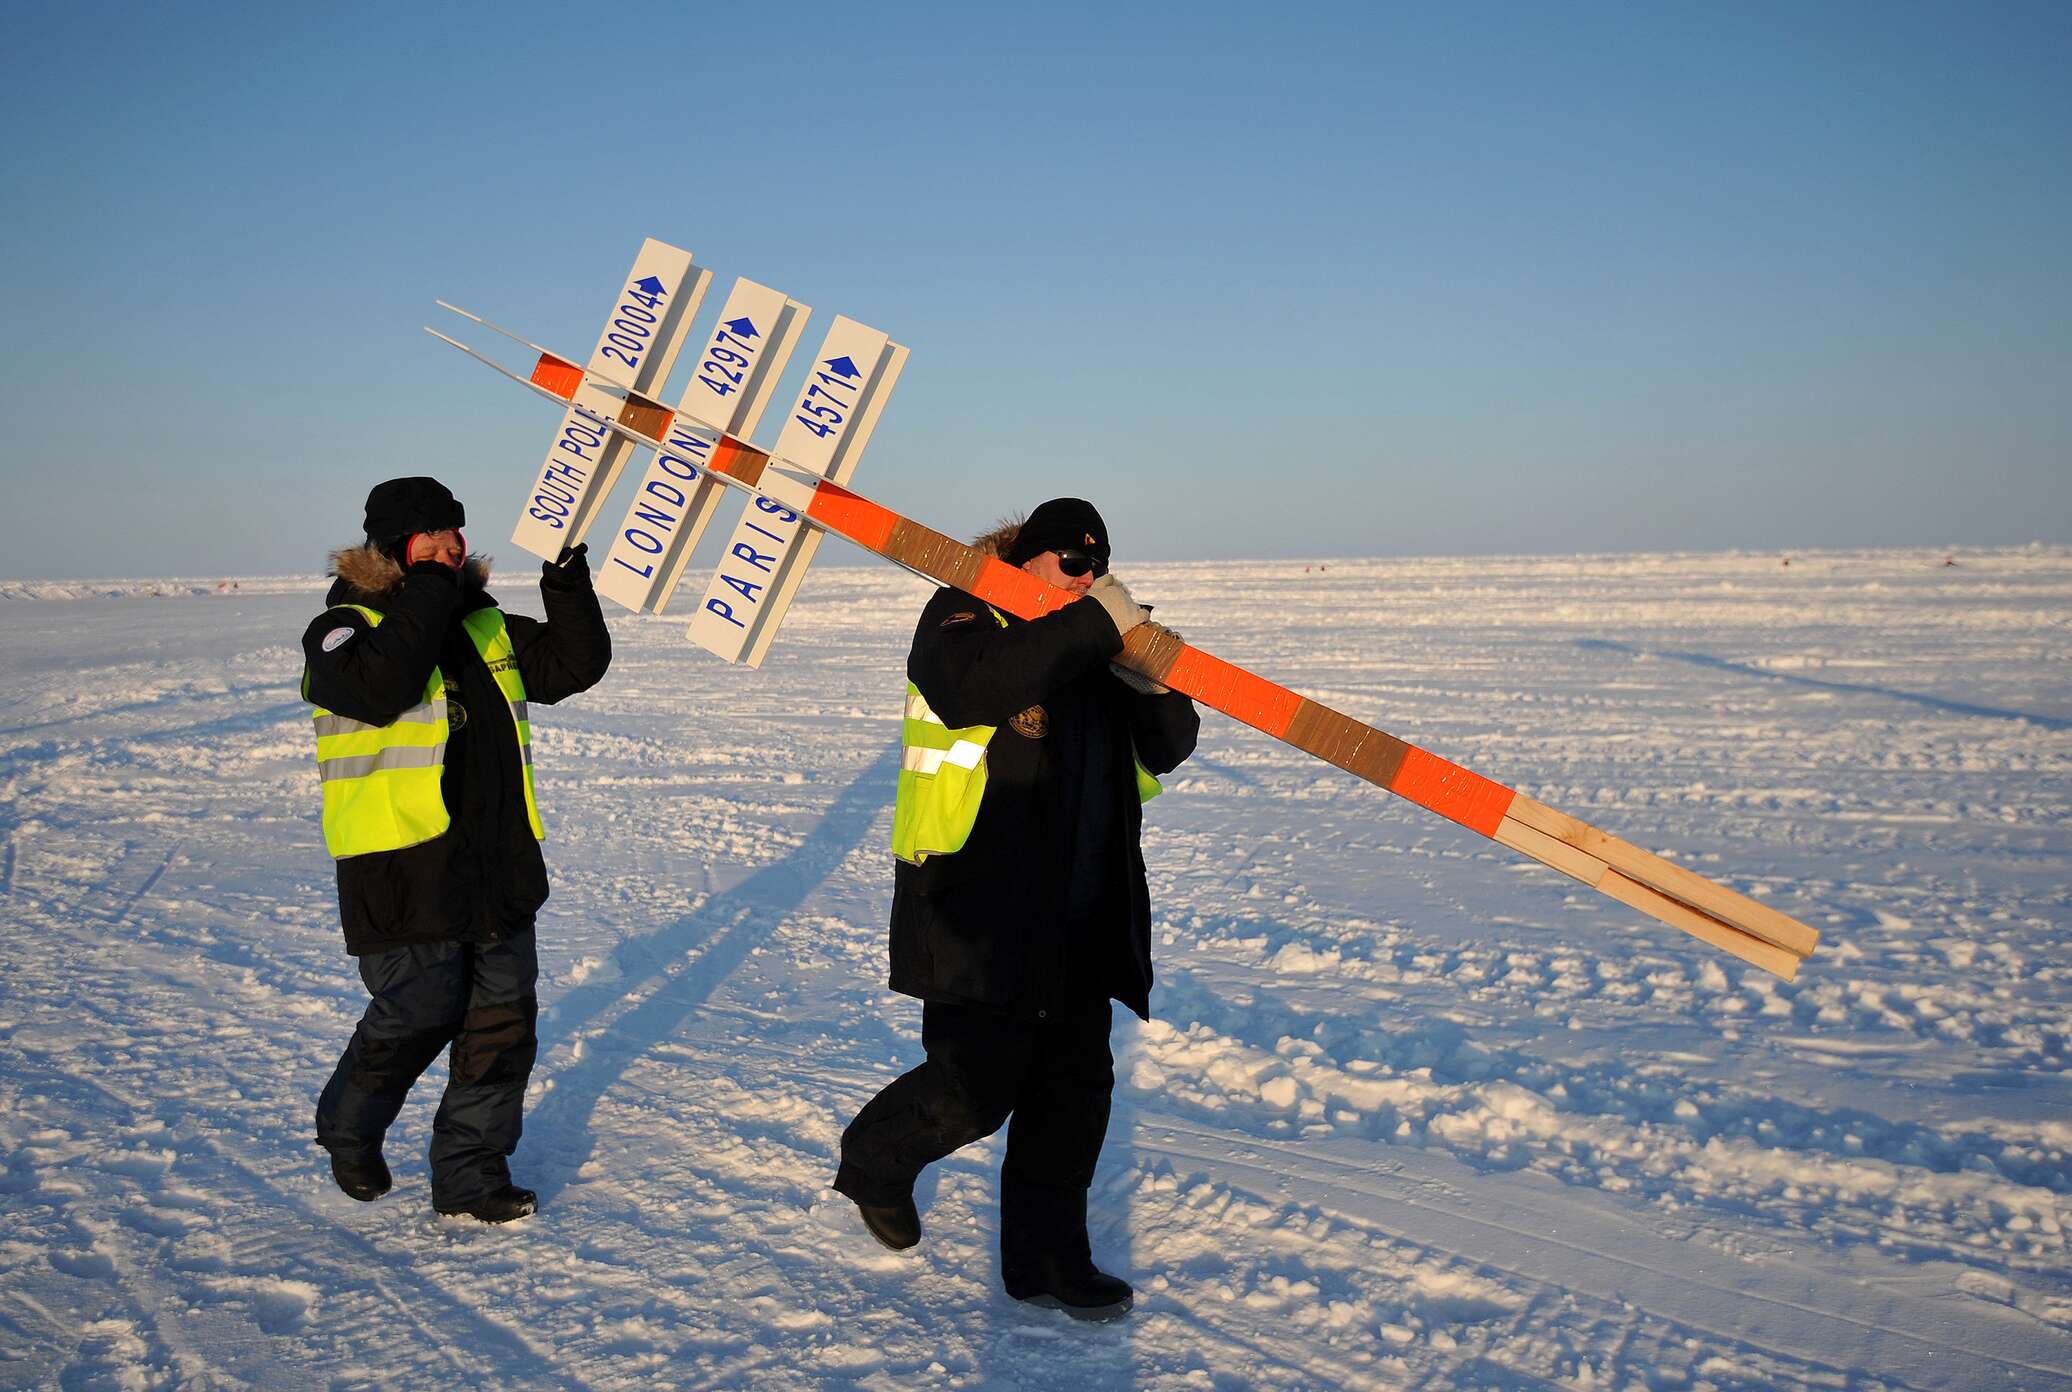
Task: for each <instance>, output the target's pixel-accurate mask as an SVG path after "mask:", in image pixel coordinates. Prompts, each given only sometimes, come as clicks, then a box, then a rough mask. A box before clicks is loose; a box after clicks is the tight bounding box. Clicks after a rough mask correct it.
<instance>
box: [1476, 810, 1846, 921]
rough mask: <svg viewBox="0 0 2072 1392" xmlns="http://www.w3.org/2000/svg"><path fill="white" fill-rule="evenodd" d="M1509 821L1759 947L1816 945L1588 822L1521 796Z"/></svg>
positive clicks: (1742, 899)
mask: <svg viewBox="0 0 2072 1392" xmlns="http://www.w3.org/2000/svg"><path fill="white" fill-rule="evenodd" d="M1511 816H1512V817H1514V818H1516V819H1517V820H1519V821H1521V822H1523V823H1525V824H1526V825H1527V826H1529V827H1531V828H1533V829H1534V830H1535V831H1541V832H1544V833H1546V834H1547V835H1549V836H1551V837H1553V838H1555V839H1556V840H1558V841H1564V842H1566V843H1567V844H1569V845H1571V846H1573V847H1575V848H1576V849H1577V850H1580V851H1583V852H1585V853H1586V854H1589V855H1593V856H1596V857H1597V858H1598V859H1599V860H1602V861H1603V862H1604V863H1605V864H1607V865H1609V866H1611V867H1612V868H1613V869H1615V870H1618V871H1619V872H1620V873H1622V874H1624V875H1626V876H1627V877H1629V878H1631V879H1635V880H1638V881H1640V882H1641V883H1642V884H1644V885H1647V886H1649V887H1650V888H1652V889H1654V890H1656V891H1657V892H1658V893H1661V894H1666V895H1668V896H1669V897H1670V898H1673V899H1680V900H1682V901H1683V902H1684V903H1686V904H1689V905H1690V906H1691V907H1693V908H1695V909H1697V910H1699V911H1700V912H1702V913H1704V914H1706V915H1707V916H1709V917H1711V918H1716V919H1719V920H1720V921H1722V922H1724V923H1729V924H1732V925H1733V926H1734V927H1736V928H1739V929H1740V930H1741V931H1742V932H1744V933H1750V934H1753V935H1754V936H1756V937H1758V938H1761V939H1763V940H1764V941H1765V942H1770V943H1775V944H1776V945H1777V946H1778V947H1781V948H1783V949H1784V950H1785V951H1787V952H1789V953H1792V954H1793V955H1794V956H1798V957H1808V956H1811V955H1812V953H1813V949H1814V948H1815V947H1817V946H1818V945H1819V943H1820V933H1819V931H1818V930H1817V929H1814V928H1810V927H1808V926H1807V925H1806V924H1803V923H1801V922H1799V921H1798V920H1797V919H1795V918H1792V917H1790V916H1789V915H1787V914H1781V913H1779V912H1777V910H1775V909H1773V908H1770V907H1769V906H1768V905H1765V904H1759V903H1757V902H1756V901H1755V900H1753V899H1751V898H1749V897H1748V896H1747V895H1745V894H1737V893H1736V892H1734V891H1733V890H1731V889H1728V888H1727V887H1726V886H1725V885H1722V884H1715V883H1714V882H1713V881H1711V880H1708V879H1706V878H1705V877H1704V876H1703V875H1700V874H1698V873H1697V872H1695V871H1692V870H1686V869H1685V868H1684V867H1683V866H1681V865H1677V864H1675V863H1674V862H1671V861H1667V860H1664V859H1663V858H1662V857H1660V856H1658V855H1654V854H1652V853H1651V852H1648V851H1644V850H1642V849H1641V848H1640V847H1638V846H1635V845H1633V844H1632V843H1631V842H1627V841H1621V840H1620V839H1619V838H1618V837H1616V836H1612V835H1609V834H1607V833H1606V832H1602V831H1599V830H1598V829H1597V828H1596V827H1594V826H1591V825H1590V824H1589V823H1588V822H1584V821H1580V820H1578V819H1577V818H1574V817H1571V816H1569V815H1568V814H1567V813H1565V812H1557V811H1556V810H1554V809H1553V808H1551V807H1549V806H1547V805H1546V804H1545V803H1542V802H1536V801H1534V800H1533V799H1532V798H1529V797H1526V796H1525V795H1524V794H1523V793H1520V794H1519V795H1518V797H1517V799H1516V800H1515V801H1514V802H1513V803H1512V804H1511Z"/></svg>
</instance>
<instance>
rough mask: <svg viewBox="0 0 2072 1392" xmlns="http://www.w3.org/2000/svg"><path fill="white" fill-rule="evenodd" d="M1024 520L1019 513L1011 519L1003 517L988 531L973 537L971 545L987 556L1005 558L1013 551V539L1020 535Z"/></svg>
mask: <svg viewBox="0 0 2072 1392" xmlns="http://www.w3.org/2000/svg"><path fill="white" fill-rule="evenodd" d="M1026 520H1027V518H1026V517H1025V516H1024V515H1023V514H1021V513H1019V512H1018V513H1016V514H1015V515H1014V516H1012V517H1003V518H1001V519H1000V520H999V521H998V522H995V523H994V524H993V526H992V529H991V530H990V531H986V532H981V533H980V534H979V535H977V536H975V537H973V538H972V539H971V544H972V545H973V546H974V547H976V548H978V549H979V550H980V551H983V552H985V553H986V554H987V555H988V556H993V557H1000V556H1005V555H1006V554H1007V553H1008V552H1009V551H1012V550H1013V549H1014V539H1015V538H1016V537H1018V536H1020V535H1021V534H1022V523H1023V522H1024V521H1026Z"/></svg>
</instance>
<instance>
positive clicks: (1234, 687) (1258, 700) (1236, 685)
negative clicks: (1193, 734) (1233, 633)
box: [1165, 644, 1302, 739]
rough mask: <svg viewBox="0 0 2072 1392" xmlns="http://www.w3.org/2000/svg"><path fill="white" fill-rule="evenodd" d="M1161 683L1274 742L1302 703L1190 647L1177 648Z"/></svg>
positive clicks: (1273, 685) (1261, 679)
mask: <svg viewBox="0 0 2072 1392" xmlns="http://www.w3.org/2000/svg"><path fill="white" fill-rule="evenodd" d="M1165 684H1166V685H1167V686H1170V687H1171V688H1172V689H1173V690H1175V691H1184V692H1186V693H1187V694H1188V695H1189V696H1192V697H1194V699H1195V700H1197V701H1200V702H1202V703H1203V704H1205V705H1208V706H1213V707H1214V708H1215V709H1217V710H1219V711H1222V712H1223V713H1224V714H1225V715H1227V716H1229V717H1231V718H1232V719H1233V720H1242V721H1244V722H1245V724H1247V725H1250V726H1251V727H1252V728H1253V729H1255V730H1264V731H1266V733H1267V734H1269V735H1272V736H1273V737H1274V738H1275V739H1279V738H1281V737H1282V736H1283V735H1285V734H1287V733H1288V726H1289V725H1290V724H1292V723H1293V722H1294V720H1295V711H1296V708H1297V707H1299V706H1300V705H1301V704H1302V698H1301V697H1300V696H1298V695H1296V694H1295V693H1294V692H1292V691H1290V690H1288V688H1287V687H1285V686H1280V685H1277V684H1276V683H1274V682H1270V681H1268V680H1267V679H1266V678H1264V677H1257V676H1253V675H1252V674H1251V673H1250V672H1247V671H1246V670H1245V669H1244V668H1242V667H1239V666H1237V665H1235V664H1234V663H1229V662H1225V661H1224V660H1223V659H1222V658H1220V657H1211V656H1210V655H1209V654H1207V653H1205V652H1203V651H1202V650H1201V649H1200V648H1197V647H1195V646H1193V645H1192V644H1189V645H1188V646H1186V647H1183V648H1181V649H1180V655H1179V656H1178V657H1176V658H1174V659H1173V665H1172V666H1171V667H1170V668H1169V669H1167V671H1166V674H1165Z"/></svg>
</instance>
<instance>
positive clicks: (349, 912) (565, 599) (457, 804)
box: [302, 547, 611, 955]
mask: <svg viewBox="0 0 2072 1392" xmlns="http://www.w3.org/2000/svg"><path fill="white" fill-rule="evenodd" d="M333 565H334V570H335V571H336V573H337V575H338V576H339V578H338V580H337V581H336V582H335V583H333V585H332V586H331V590H330V593H329V594H328V595H327V596H326V597H325V603H326V604H328V605H332V606H341V605H347V604H364V605H367V606H368V607H369V608H372V609H375V610H378V611H379V612H380V613H381V615H382V621H381V623H380V624H378V625H375V624H370V623H369V622H368V621H367V620H366V618H365V617H363V616H362V615H361V614H360V613H359V612H358V611H356V610H353V609H347V608H340V607H332V608H327V609H326V610H325V611H324V612H323V613H322V614H320V615H318V616H317V617H316V619H315V620H313V621H312V622H311V623H310V625H309V628H308V629H307V630H306V631H305V632H304V633H303V635H302V653H303V661H304V668H303V670H304V676H305V683H306V684H305V686H304V688H303V689H304V693H305V695H307V697H308V698H309V700H310V701H311V702H313V703H314V704H316V705H319V706H322V707H324V708H325V709H327V710H331V711H335V712H336V713H338V714H339V715H343V716H348V717H350V718H351V719H354V720H359V721H363V722H365V723H367V724H370V725H386V724H388V723H389V722H390V721H393V720H394V719H395V718H396V717H397V716H398V715H400V714H402V713H403V712H404V711H406V710H408V709H410V708H411V707H412V706H415V705H417V704H418V703H419V702H421V701H422V700H423V699H424V689H425V683H426V682H427V681H428V680H429V679H430V677H431V673H432V668H434V667H437V668H438V669H439V670H440V673H441V674H442V675H443V676H444V677H445V679H446V682H447V683H448V688H449V697H450V698H451V699H454V700H458V702H459V703H460V705H461V706H462V707H463V708H464V709H465V711H466V714H465V716H464V717H463V718H462V720H461V721H458V722H454V724H455V728H453V730H452V731H451V733H450V734H449V735H448V738H447V745H446V762H445V766H444V769H443V771H442V773H441V777H440V792H441V794H442V795H443V796H444V798H445V801H446V810H447V813H448V815H449V816H450V817H451V818H452V825H451V826H450V827H449V828H448V829H447V831H446V832H445V834H443V835H441V836H438V837H436V838H434V839H433V840H430V841H426V842H423V843H421V844H419V845H416V846H409V847H405V848H404V849H402V850H399V851H377V852H374V853H372V854H370V855H359V856H348V857H346V858H345V859H343V860H340V861H338V862H337V866H338V914H339V919H340V921H341V922H342V924H343V926H344V928H345V946H346V950H347V951H348V952H351V953H353V954H355V955H357V954H361V953H367V952H377V951H380V950H382V949H384V948H390V947H397V946H401V945H403V944H405V943H422V942H494V941H496V940H498V939H500V938H503V937H506V936H508V935H509V934H511V933H514V932H518V931H520V930H522V929H524V928H526V927H528V926H530V925H531V923H532V921H533V915H534V914H535V913H537V912H538V910H539V907H540V905H541V904H543V903H545V902H546V900H547V866H546V862H545V860H544V859H543V858H542V857H541V855H540V847H539V842H538V841H536V840H535V839H534V838H533V834H532V828H531V825H530V824H529V823H528V821H527V820H526V815H525V785H524V769H523V766H522V765H521V764H520V762H519V755H518V738H517V732H516V731H515V729H514V728H513V726H512V722H511V712H510V707H509V706H508V705H507V704H506V703H505V700H504V696H503V693H502V691H501V690H500V689H499V688H498V686H497V684H496V678H495V677H494V676H492V675H491V673H490V671H489V667H488V664H486V663H485V662H484V661H483V660H482V654H481V653H480V651H478V650H477V649H476V647H475V644H474V641H473V640H472V639H470V638H469V637H468V634H467V630H465V629H464V628H462V627H461V620H462V619H464V618H466V617H467V616H468V615H469V614H472V613H475V612H476V611H478V610H481V609H486V608H494V607H496V601H495V600H494V599H492V598H491V597H490V596H489V593H488V592H487V591H486V590H485V589H484V588H483V585H484V583H485V582H486V581H487V579H488V571H487V567H486V566H485V565H484V564H483V563H482V562H481V561H479V560H478V559H475V558H471V559H470V560H469V561H468V563H467V566H466V567H465V568H464V569H463V571H462V572H460V573H459V574H458V575H456V573H455V572H454V571H452V570H449V569H447V568H446V567H445V566H443V565H439V564H437V563H436V562H431V561H420V562H418V563H417V564H416V565H413V566H411V567H410V568H409V570H408V571H407V572H406V571H405V570H404V569H403V568H402V567H401V566H399V565H397V564H396V563H395V562H394V561H393V560H391V559H389V558H388V557H387V556H384V555H383V554H382V553H381V552H379V551H377V550H375V549H374V548H373V547H353V548H350V549H348V550H345V551H341V552H339V553H338V554H337V555H336V556H334V557H333ZM540 599H541V601H542V603H543V604H544V605H545V607H546V611H547V620H546V622H545V623H542V622H540V621H539V620H537V619H530V618H527V617H525V616H524V615H522V614H506V615H505V616H504V625H505V628H506V629H507V630H508V631H509V633H510V637H511V647H512V651H513V654H514V656H515V658H516V660H517V663H518V674H519V676H520V677H521V678H523V679H524V682H525V697H526V700H527V702H528V703H532V704H539V705H552V704H553V703H554V702H556V701H559V700H562V699H564V698H566V697H568V696H573V695H574V694H576V693H577V692H579V691H586V690H588V689H589V688H590V687H592V686H595V685H596V684H597V682H598V681H599V680H600V679H601V678H602V677H603V676H604V673H605V669H606V668H607V667H608V666H610V665H611V634H610V631H609V630H608V629H606V627H605V624H604V613H603V611H602V610H601V609H600V608H599V607H598V603H597V593H596V591H595V590H594V589H592V588H591V583H590V570H589V566H588V565H587V563H586V562H585V561H584V560H583V558H582V557H580V556H578V557H577V558H575V559H574V560H573V561H571V562H570V563H569V564H568V565H566V566H563V567H556V566H552V565H548V566H544V567H542V575H541V579H540ZM341 630H349V632H347V633H343V634H342V633H341ZM449 718H450V717H449Z"/></svg>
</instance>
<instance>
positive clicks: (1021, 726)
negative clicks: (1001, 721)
mask: <svg viewBox="0 0 2072 1392" xmlns="http://www.w3.org/2000/svg"><path fill="white" fill-rule="evenodd" d="M1007 723H1008V725H1009V726H1011V727H1012V728H1013V730H1014V732H1015V733H1016V734H1018V735H1020V736H1021V737H1022V738H1023V739H1042V738H1043V737H1044V736H1045V735H1047V734H1049V733H1050V715H1049V714H1048V713H1047V712H1046V711H1045V710H1044V709H1043V707H1041V706H1031V707H1029V708H1028V709H1027V710H1025V711H1023V712H1022V713H1021V714H1020V715H1017V716H1016V717H1015V718H1014V719H1012V720H1010V721H1008V722H1007Z"/></svg>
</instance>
